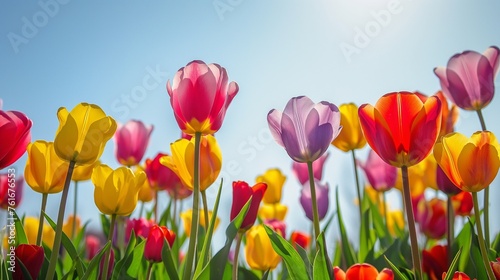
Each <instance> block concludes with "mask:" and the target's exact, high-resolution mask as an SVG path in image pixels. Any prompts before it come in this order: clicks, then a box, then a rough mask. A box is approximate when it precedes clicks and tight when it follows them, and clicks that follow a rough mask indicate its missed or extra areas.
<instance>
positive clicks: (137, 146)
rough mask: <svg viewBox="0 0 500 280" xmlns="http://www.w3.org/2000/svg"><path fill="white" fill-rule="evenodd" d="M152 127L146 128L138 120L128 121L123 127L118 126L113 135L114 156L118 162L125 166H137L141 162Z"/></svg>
mask: <svg viewBox="0 0 500 280" xmlns="http://www.w3.org/2000/svg"><path fill="white" fill-rule="evenodd" d="M151 132H153V126H152V125H150V126H146V125H144V123H143V122H141V121H138V120H130V121H128V122H127V123H125V125H120V124H119V125H118V129H117V130H116V133H115V142H116V146H115V156H116V159H117V160H118V162H119V163H120V164H122V165H125V166H133V165H137V164H139V163H140V162H141V160H142V157H143V156H144V153H145V152H146V148H147V147H148V143H149V138H150V136H151Z"/></svg>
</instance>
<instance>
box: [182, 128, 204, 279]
mask: <svg viewBox="0 0 500 280" xmlns="http://www.w3.org/2000/svg"><path fill="white" fill-rule="evenodd" d="M200 141H201V133H200V132H196V133H195V134H194V172H193V173H194V175H193V177H194V178H193V180H194V182H193V216H192V220H191V233H190V234H189V247H188V252H187V255H186V263H185V268H184V274H183V279H185V280H190V279H191V273H192V270H193V264H194V259H195V257H194V255H195V250H196V239H197V237H198V226H199V213H200V211H199V205H200V176H199V172H200Z"/></svg>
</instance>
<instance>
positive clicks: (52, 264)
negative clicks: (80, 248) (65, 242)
mask: <svg viewBox="0 0 500 280" xmlns="http://www.w3.org/2000/svg"><path fill="white" fill-rule="evenodd" d="M75 164H76V162H74V161H70V162H69V166H68V173H67V174H66V181H65V182H64V188H63V192H62V196H61V204H59V213H58V216H57V228H56V235H55V238H54V245H53V246H52V254H51V255H50V261H49V268H48V269H47V275H46V276H45V279H46V280H52V279H54V274H55V272H56V265H57V260H58V258H59V249H60V248H61V239H62V227H63V223H64V210H65V209H66V201H67V200H68V192H69V184H70V183H71V176H73V170H74V169H75Z"/></svg>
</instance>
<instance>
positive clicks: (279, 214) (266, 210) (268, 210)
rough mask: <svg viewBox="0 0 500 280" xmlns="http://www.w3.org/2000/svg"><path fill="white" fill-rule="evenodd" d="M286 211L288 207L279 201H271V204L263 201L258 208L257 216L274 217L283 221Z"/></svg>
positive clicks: (268, 218)
mask: <svg viewBox="0 0 500 280" xmlns="http://www.w3.org/2000/svg"><path fill="white" fill-rule="evenodd" d="M266 192H267V191H266ZM264 196H265V194H264ZM287 212H288V207H287V206H286V205H283V204H281V203H273V204H266V203H264V204H262V205H261V206H260V208H259V217H260V218H261V219H262V220H272V219H276V220H280V221H284V220H285V216H286V213H287Z"/></svg>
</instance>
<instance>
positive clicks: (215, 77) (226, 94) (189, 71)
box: [167, 60, 238, 135]
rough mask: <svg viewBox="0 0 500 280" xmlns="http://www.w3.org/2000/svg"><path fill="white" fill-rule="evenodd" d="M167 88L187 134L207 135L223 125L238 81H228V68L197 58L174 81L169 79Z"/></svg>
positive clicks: (180, 70)
mask: <svg viewBox="0 0 500 280" xmlns="http://www.w3.org/2000/svg"><path fill="white" fill-rule="evenodd" d="M167 91H168V95H169V96H170V104H171V105H172V108H173V109H174V116H175V120H176V121H177V124H178V125H179V128H180V129H181V130H182V131H183V132H185V133H187V134H191V135H193V134H194V133H195V132H200V133H201V134H203V135H206V134H213V133H215V132H217V131H218V130H219V129H220V127H221V126H222V121H223V120H224V116H225V115H226V110H227V108H228V107H229V104H231V101H232V100H233V98H234V97H235V96H236V93H238V84H237V83H235V82H231V83H229V84H228V76H227V72H226V69H224V68H223V67H221V66H220V65H218V64H205V62H203V61H200V60H195V61H191V62H190V63H188V64H187V65H186V66H185V67H183V68H181V69H179V71H177V73H176V74H175V76H174V79H173V81H172V84H170V81H168V82H167Z"/></svg>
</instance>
